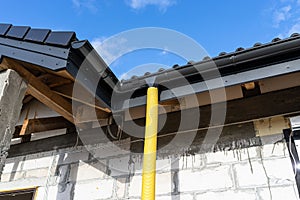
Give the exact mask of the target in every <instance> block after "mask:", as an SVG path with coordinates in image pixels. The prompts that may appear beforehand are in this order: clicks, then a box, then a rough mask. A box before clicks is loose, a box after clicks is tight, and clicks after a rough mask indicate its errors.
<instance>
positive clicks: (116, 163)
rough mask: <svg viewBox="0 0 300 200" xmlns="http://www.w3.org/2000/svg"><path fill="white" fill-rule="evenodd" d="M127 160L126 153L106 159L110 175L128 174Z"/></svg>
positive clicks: (128, 158)
mask: <svg viewBox="0 0 300 200" xmlns="http://www.w3.org/2000/svg"><path fill="white" fill-rule="evenodd" d="M129 160H130V157H129V156H128V155H124V156H120V157H119V158H113V159H110V160H109V161H108V169H109V170H110V174H109V175H110V176H112V177H116V176H129V173H130V171H129Z"/></svg>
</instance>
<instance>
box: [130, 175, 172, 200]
mask: <svg viewBox="0 0 300 200" xmlns="http://www.w3.org/2000/svg"><path fill="white" fill-rule="evenodd" d="M155 186H156V187H155V191H156V195H162V194H171V192H172V190H173V185H172V175H171V172H167V173H161V174H156V185H155ZM141 192H142V176H139V175H137V176H134V177H132V179H131V181H130V185H129V196H130V197H135V196H140V195H141Z"/></svg>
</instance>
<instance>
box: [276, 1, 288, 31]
mask: <svg viewBox="0 0 300 200" xmlns="http://www.w3.org/2000/svg"><path fill="white" fill-rule="evenodd" d="M291 9H292V6H291V5H287V6H284V7H282V8H280V9H279V10H275V12H274V18H273V20H274V26H275V27H278V26H279V25H280V23H281V22H283V21H286V20H288V19H289V18H290V16H291V13H290V11H291Z"/></svg>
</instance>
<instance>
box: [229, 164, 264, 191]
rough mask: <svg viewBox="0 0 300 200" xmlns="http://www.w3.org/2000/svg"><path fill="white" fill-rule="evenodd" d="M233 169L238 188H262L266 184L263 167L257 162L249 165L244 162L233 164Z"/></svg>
mask: <svg viewBox="0 0 300 200" xmlns="http://www.w3.org/2000/svg"><path fill="white" fill-rule="evenodd" d="M251 168H252V171H251ZM233 169H234V171H235V179H236V182H237V186H238V187H254V186H263V185H266V184H267V183H268V181H267V177H266V174H265V171H264V168H263V165H262V164H261V162H259V161H253V162H251V164H250V163H249V162H247V161H244V162H242V163H239V164H235V165H234V168H233Z"/></svg>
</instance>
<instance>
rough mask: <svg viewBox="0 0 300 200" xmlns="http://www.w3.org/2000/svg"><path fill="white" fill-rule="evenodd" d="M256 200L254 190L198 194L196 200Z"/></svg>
mask: <svg viewBox="0 0 300 200" xmlns="http://www.w3.org/2000/svg"><path fill="white" fill-rule="evenodd" d="M202 199H205V200H220V199H222V200H242V199H247V200H256V194H255V191H254V190H246V191H232V190H228V191H224V192H207V193H203V194H198V195H197V196H196V200H202Z"/></svg>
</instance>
